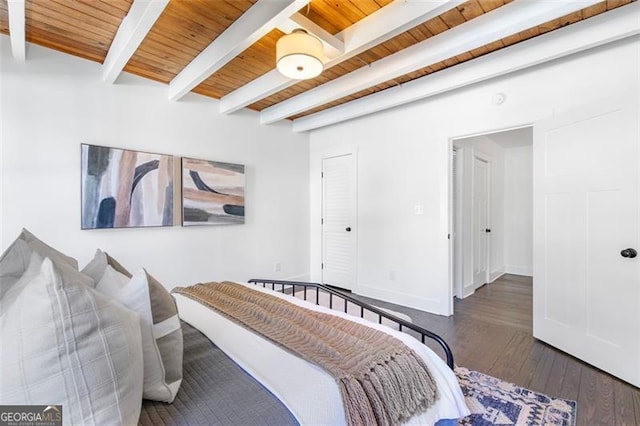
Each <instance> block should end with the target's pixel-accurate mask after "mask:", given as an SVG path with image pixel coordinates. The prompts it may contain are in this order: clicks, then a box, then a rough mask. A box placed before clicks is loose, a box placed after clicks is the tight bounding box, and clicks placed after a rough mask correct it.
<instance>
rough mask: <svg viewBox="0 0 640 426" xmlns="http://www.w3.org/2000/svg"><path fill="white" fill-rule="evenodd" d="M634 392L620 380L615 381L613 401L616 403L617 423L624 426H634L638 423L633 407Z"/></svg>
mask: <svg viewBox="0 0 640 426" xmlns="http://www.w3.org/2000/svg"><path fill="white" fill-rule="evenodd" d="M633 394H634V392H633V390H632V389H631V388H630V387H629V386H627V385H625V383H624V382H622V381H620V380H614V381H613V400H614V402H615V407H614V410H613V411H614V413H615V423H616V424H617V425H622V426H632V425H635V424H637V423H636V416H635V412H634V407H633Z"/></svg>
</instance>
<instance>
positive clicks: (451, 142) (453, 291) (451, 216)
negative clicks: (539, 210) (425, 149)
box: [446, 122, 533, 315]
mask: <svg viewBox="0 0 640 426" xmlns="http://www.w3.org/2000/svg"><path fill="white" fill-rule="evenodd" d="M525 127H533V123H532V122H526V123H522V124H516V125H513V126H507V127H502V128H498V129H487V130H483V131H478V132H473V133H466V134H461V135H456V136H450V137H449V139H448V143H447V157H446V161H447V167H448V169H447V170H448V179H447V192H448V199H449V205H448V206H447V209H448V226H449V235H452V231H453V227H452V223H453V220H455V217H456V212H454V211H452V209H451V208H450V206H451V197H452V192H453V187H452V181H451V176H452V164H453V153H452V151H453V147H454V145H456V144H457V142H458V141H460V140H462V139H468V138H473V137H476V136H483V135H490V134H492V133H501V132H508V131H510V130H517V129H522V128H525ZM457 149H458V150H459V151H460V150H461V149H464V147H460V146H457ZM472 151H473V150H472ZM473 154H474V153H473V152H471V155H472V156H473ZM458 173H459V174H460V176H462V174H461V173H464V172H462V170H458ZM459 192H461V191H459ZM457 206H458V209H460V208H461V207H462V203H457ZM458 233H459V234H460V235H459V239H458V240H457V241H458V242H459V244H460V246H462V245H463V244H464V242H465V241H466V240H465V236H464V234H463V233H462V230H461V229H460V227H458ZM489 253H490V251H489ZM487 258H488V259H490V256H487ZM455 261H456V259H455V256H454V252H453V240H452V239H449V271H448V272H449V301H450V306H451V309H450V312H451V315H453V314H454V310H453V298H454V297H457V296H458V294H457V293H456V288H455V283H454V280H453V268H455ZM489 266H490V265H489ZM487 274H489V275H488V279H487V282H489V281H488V280H489V279H490V278H491V270H490V269H489V267H487ZM464 280H465V276H464V268H462V277H461V282H462V283H463V284H462V285H463V286H464ZM461 290H462V289H461ZM461 293H462V291H461Z"/></svg>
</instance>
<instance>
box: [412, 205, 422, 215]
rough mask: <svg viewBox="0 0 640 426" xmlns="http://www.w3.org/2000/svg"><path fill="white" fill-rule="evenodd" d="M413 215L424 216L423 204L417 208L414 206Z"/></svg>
mask: <svg viewBox="0 0 640 426" xmlns="http://www.w3.org/2000/svg"><path fill="white" fill-rule="evenodd" d="M413 214H414V215H416V216H418V215H421V214H424V206H423V205H421V204H416V205H415V206H413Z"/></svg>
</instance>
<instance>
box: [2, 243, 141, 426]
mask: <svg viewBox="0 0 640 426" xmlns="http://www.w3.org/2000/svg"><path fill="white" fill-rule="evenodd" d="M78 275H80V272H78V271H77V270H74V269H73V266H71V265H69V264H65V263H62V264H58V263H56V264H54V263H53V262H52V260H51V259H48V258H44V259H43V257H42V256H41V255H40V254H39V253H38V252H37V251H34V252H33V253H32V254H31V257H30V261H29V265H28V267H27V269H26V271H25V272H24V274H23V275H22V277H21V278H20V279H19V280H18V281H17V282H16V283H15V284H14V285H13V286H12V287H11V288H10V289H9V290H8V291H7V292H6V293H5V295H4V296H3V297H2V299H0V312H1V313H2V315H1V325H2V342H0V358H1V359H2V363H0V377H2V386H0V404H2V405H5V404H15V405H24V404H37V405H58V404H60V405H62V406H63V417H64V419H65V423H69V424H136V423H137V422H138V418H139V416H140V408H141V405H142V373H141V371H142V368H143V364H142V362H143V360H142V344H141V334H140V319H139V317H138V315H137V314H136V313H134V312H132V311H130V310H129V309H127V308H125V307H123V306H121V305H120V304H118V303H116V302H114V301H112V300H110V299H109V298H108V297H105V296H103V295H101V294H99V293H98V292H96V291H95V290H93V289H92V288H91V287H89V286H86V285H85V284H84V283H83V282H82V281H83V278H82V277H79V276H78ZM79 278H80V279H79Z"/></svg>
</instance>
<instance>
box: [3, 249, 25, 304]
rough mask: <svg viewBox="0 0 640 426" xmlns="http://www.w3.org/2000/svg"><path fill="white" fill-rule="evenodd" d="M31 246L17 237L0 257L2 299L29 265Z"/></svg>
mask: <svg viewBox="0 0 640 426" xmlns="http://www.w3.org/2000/svg"><path fill="white" fill-rule="evenodd" d="M32 251H33V250H31V248H30V247H29V245H28V244H27V243H26V242H25V241H24V240H21V239H19V238H18V239H16V240H15V241H14V242H13V243H11V245H10V246H9V247H8V248H7V249H6V250H5V251H4V253H2V256H1V257H0V299H2V297H4V294H5V293H6V292H7V291H8V290H9V289H10V288H11V287H13V285H14V284H15V283H16V282H17V281H18V280H19V279H20V277H21V276H22V274H24V272H25V271H26V270H27V267H28V266H29V259H30V258H31V252H32Z"/></svg>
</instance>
